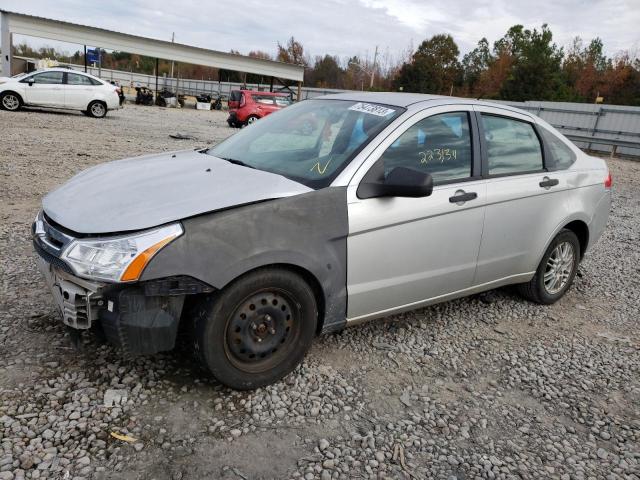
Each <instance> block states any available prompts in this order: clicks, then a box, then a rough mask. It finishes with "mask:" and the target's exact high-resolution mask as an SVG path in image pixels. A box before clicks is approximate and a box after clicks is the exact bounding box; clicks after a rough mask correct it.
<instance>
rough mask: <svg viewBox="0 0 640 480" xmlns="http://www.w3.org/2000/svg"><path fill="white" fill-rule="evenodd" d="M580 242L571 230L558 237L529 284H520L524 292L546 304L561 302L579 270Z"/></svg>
mask: <svg viewBox="0 0 640 480" xmlns="http://www.w3.org/2000/svg"><path fill="white" fill-rule="evenodd" d="M579 261H580V242H579V241H578V237H577V236H576V234H575V233H573V232H572V231H571V230H567V229H564V230H562V231H560V233H558V235H556V237H555V238H554V239H553V241H552V242H551V245H549V247H548V248H547V251H546V252H545V254H544V256H543V257H542V260H541V261H540V264H539V265H538V268H537V270H536V274H535V275H534V276H533V278H532V279H531V280H530V281H529V282H528V283H523V284H522V285H520V286H519V287H520V293H521V294H522V295H523V296H524V297H525V298H527V299H529V300H532V301H534V302H536V303H541V304H543V305H549V304H552V303H555V302H557V301H558V300H560V298H562V297H563V296H564V294H565V293H566V292H567V290H569V287H571V284H572V283H573V279H574V278H575V276H576V272H577V271H578V263H579Z"/></svg>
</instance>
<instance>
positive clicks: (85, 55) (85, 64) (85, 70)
mask: <svg viewBox="0 0 640 480" xmlns="http://www.w3.org/2000/svg"><path fill="white" fill-rule="evenodd" d="M84 73H87V46H86V45H85V46H84Z"/></svg>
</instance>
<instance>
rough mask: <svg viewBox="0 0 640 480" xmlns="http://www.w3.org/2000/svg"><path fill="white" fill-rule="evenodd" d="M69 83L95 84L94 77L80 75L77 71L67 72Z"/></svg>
mask: <svg viewBox="0 0 640 480" xmlns="http://www.w3.org/2000/svg"><path fill="white" fill-rule="evenodd" d="M67 84H69V85H95V83H93V81H92V79H91V78H89V77H87V76H86V75H79V74H77V73H67Z"/></svg>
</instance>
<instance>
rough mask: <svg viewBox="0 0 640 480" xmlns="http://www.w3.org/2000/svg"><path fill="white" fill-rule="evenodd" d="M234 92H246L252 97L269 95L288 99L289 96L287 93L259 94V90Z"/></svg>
mask: <svg viewBox="0 0 640 480" xmlns="http://www.w3.org/2000/svg"><path fill="white" fill-rule="evenodd" d="M234 91H235V92H247V93H250V94H252V95H255V94H257V95H270V96H272V97H288V96H289V94H288V93H284V92H261V91H260V90H242V89H240V90H234Z"/></svg>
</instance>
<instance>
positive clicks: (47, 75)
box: [27, 72, 64, 85]
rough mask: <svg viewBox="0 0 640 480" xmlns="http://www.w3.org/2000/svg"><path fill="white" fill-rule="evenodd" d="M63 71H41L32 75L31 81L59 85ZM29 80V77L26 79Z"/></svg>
mask: <svg viewBox="0 0 640 480" xmlns="http://www.w3.org/2000/svg"><path fill="white" fill-rule="evenodd" d="M63 75H64V73H63V72H43V73H36V74H35V75H33V76H32V77H30V78H32V79H33V83H38V84H41V83H43V84H53V85H59V84H61V83H62V77H63ZM27 81H29V79H27Z"/></svg>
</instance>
